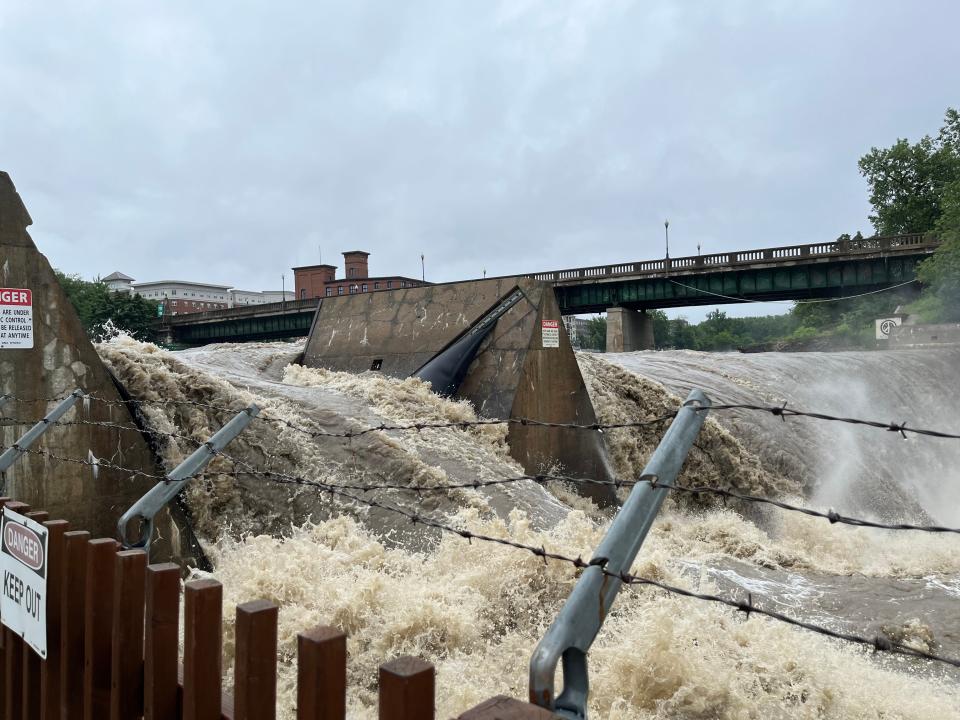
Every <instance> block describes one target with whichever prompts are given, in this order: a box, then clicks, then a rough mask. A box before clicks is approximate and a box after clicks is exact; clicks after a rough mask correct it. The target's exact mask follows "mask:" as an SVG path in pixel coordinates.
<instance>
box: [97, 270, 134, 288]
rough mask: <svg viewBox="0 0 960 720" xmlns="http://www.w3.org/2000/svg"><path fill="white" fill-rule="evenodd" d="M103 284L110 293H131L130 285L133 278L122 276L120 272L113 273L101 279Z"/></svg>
mask: <svg viewBox="0 0 960 720" xmlns="http://www.w3.org/2000/svg"><path fill="white" fill-rule="evenodd" d="M103 282H104V283H105V284H106V286H107V287H108V288H110V291H111V292H125V293H128V292H132V291H133V287H132V286H131V284H130V283H132V282H133V278H132V277H130V276H129V275H124V274H123V273H122V272H114V273H110V274H109V275H107V276H106V277H105V278H103Z"/></svg>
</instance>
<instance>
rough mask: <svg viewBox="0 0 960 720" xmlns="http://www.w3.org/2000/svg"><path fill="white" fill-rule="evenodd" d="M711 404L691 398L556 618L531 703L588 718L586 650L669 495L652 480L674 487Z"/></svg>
mask: <svg viewBox="0 0 960 720" xmlns="http://www.w3.org/2000/svg"><path fill="white" fill-rule="evenodd" d="M709 407H710V400H709V399H708V398H707V396H706V395H705V394H704V393H703V392H701V391H700V390H693V391H692V392H691V393H690V395H689V396H688V397H687V399H686V401H685V402H684V403H683V406H682V407H681V408H680V411H679V412H678V413H677V417H676V418H675V419H674V421H673V423H671V425H670V428H669V429H668V430H667V432H666V434H664V436H663V439H662V440H661V441H660V444H659V445H658V446H657V449H656V451H655V452H654V453H653V456H652V457H651V458H650V461H649V462H648V463H647V466H646V468H644V470H643V476H642V477H645V478H649V479H651V481H652V482H649V483H638V484H637V485H635V486H634V488H633V490H632V491H631V493H630V496H629V497H628V498H627V501H626V502H625V503H624V504H623V507H622V508H621V509H620V512H619V513H618V514H617V516H616V518H614V520H613V523H612V524H611V525H610V529H609V530H608V531H607V534H606V536H604V538H603V540H601V541H600V544H599V545H598V546H597V549H596V551H595V552H594V556H593V560H591V563H590V565H591V566H590V567H588V568H586V569H585V570H584V571H583V575H581V576H580V580H579V581H577V584H576V586H575V587H574V588H573V592H571V593H570V597H569V598H568V599H567V602H566V604H565V605H564V606H563V608H562V609H561V610H560V613H559V615H557V619H556V620H555V621H554V622H553V624H552V625H551V626H550V629H549V630H547V633H546V634H545V635H544V636H543V639H542V640H541V641H540V643H539V644H538V645H537V648H536V650H534V653H533V657H532V658H531V659H530V702H532V703H534V704H535V705H540V706H541V707H544V708H546V709H548V710H552V711H553V712H555V713H556V714H557V715H559V716H561V717H564V718H570V719H571V720H584V719H585V718H586V712H587V711H586V707H587V695H588V691H589V682H588V678H587V651H588V650H589V649H590V646H591V645H592V644H593V641H594V638H596V636H597V633H598V632H599V631H600V627H601V626H602V625H603V621H604V619H605V618H606V616H607V613H608V612H609V611H610V608H611V606H612V605H613V601H614V599H615V598H616V597H617V593H618V592H619V591H620V586H621V585H622V584H623V582H622V581H621V580H620V579H619V578H618V577H616V575H618V574H619V573H623V572H629V570H630V566H631V565H632V564H633V561H634V558H636V556H637V552H638V551H639V550H640V546H641V545H642V544H643V541H644V538H646V536H647V532H648V531H649V530H650V526H651V525H652V524H653V521H654V518H655V517H656V515H657V512H658V511H659V510H660V506H661V505H662V504H663V501H664V499H665V498H666V495H667V492H668V490H667V489H666V488H664V487H657V483H656V482H653V481H659V482H663V483H665V484H672V483H673V481H674V480H675V479H676V477H677V475H678V474H679V473H680V467H681V466H682V465H683V462H684V460H685V459H686V457H687V453H688V452H689V451H690V447H691V446H692V445H693V441H694V439H696V437H697V434H698V433H699V432H700V428H701V427H703V423H704V421H705V419H706V412H705V411H703V408H709ZM561 661H562V663H563V692H561V693H560V695H559V696H556V697H555V695H554V675H555V673H556V669H557V664H558V663H559V662H561Z"/></svg>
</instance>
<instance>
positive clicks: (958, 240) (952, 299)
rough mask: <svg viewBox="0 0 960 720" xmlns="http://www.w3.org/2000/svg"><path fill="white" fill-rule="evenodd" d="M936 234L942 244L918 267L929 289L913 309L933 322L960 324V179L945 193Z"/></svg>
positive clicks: (923, 281)
mask: <svg viewBox="0 0 960 720" xmlns="http://www.w3.org/2000/svg"><path fill="white" fill-rule="evenodd" d="M935 232H936V234H937V237H939V238H940V239H941V240H942V241H943V245H941V246H940V247H939V248H937V251H936V252H935V253H934V254H933V255H932V256H931V257H929V258H927V259H926V260H924V261H923V262H922V263H920V265H919V266H918V267H917V277H918V278H919V279H920V281H921V282H922V283H923V284H924V285H925V286H926V287H925V289H924V292H923V297H922V298H921V300H920V302H919V303H917V304H916V305H914V306H911V308H910V309H911V310H912V311H914V312H917V313H918V314H920V315H921V316H922V317H924V319H926V320H928V321H930V322H960V180H958V181H957V182H954V183H953V184H951V185H950V186H949V187H948V188H947V190H946V192H945V193H944V197H943V204H942V212H941V214H940V218H939V219H938V220H937V225H936V228H935Z"/></svg>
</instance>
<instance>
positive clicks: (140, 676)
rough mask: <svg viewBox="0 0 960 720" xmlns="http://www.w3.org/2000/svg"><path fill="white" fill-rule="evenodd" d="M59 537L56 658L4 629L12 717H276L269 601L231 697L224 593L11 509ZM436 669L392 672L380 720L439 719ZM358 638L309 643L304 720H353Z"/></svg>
mask: <svg viewBox="0 0 960 720" xmlns="http://www.w3.org/2000/svg"><path fill="white" fill-rule="evenodd" d="M3 506H6V507H8V508H10V509H11V510H13V511H15V512H18V513H21V514H28V516H29V517H31V518H32V519H34V520H36V521H37V522H41V523H43V524H44V525H45V527H46V528H47V530H48V545H47V553H48V556H47V658H46V659H45V660H44V659H41V658H40V656H39V655H37V654H36V653H35V652H34V651H33V649H32V648H30V647H29V646H28V645H25V644H24V641H23V639H22V638H21V637H19V636H18V635H16V634H15V633H13V632H12V631H10V630H9V629H7V628H6V627H3V628H2V631H0V661H2V672H0V715H2V717H0V720H108V719H109V720H139V719H140V718H143V720H275V719H276V715H277V619H278V612H279V609H278V608H277V606H276V605H275V604H273V603H271V602H268V601H265V600H255V601H253V602H248V603H244V604H242V605H239V606H237V608H236V610H235V612H236V652H235V660H234V673H233V676H234V687H233V693H225V692H223V691H222V688H221V685H222V676H223V672H222V671H223V667H222V619H223V618H222V614H223V587H222V586H221V584H220V583H219V582H217V581H216V580H210V579H204V580H192V581H189V582H187V583H185V584H184V585H183V587H182V596H183V613H184V615H183V617H184V648H183V658H182V661H181V658H180V657H179V647H178V633H179V619H180V603H181V573H180V568H179V567H178V566H177V565H174V564H171V563H163V564H154V565H148V564H147V556H146V554H145V553H144V552H143V551H142V550H121V549H120V546H119V544H118V543H117V542H116V541H114V540H113V539H110V538H97V539H91V537H90V533H88V532H85V531H82V530H70V529H69V524H68V523H67V522H66V521H64V520H48V516H47V513H45V512H42V511H36V512H30V507H29V506H28V505H26V504H24V503H20V502H16V501H14V500H10V499H9V498H0V507H3ZM435 676H436V671H435V669H434V667H433V665H431V664H430V663H428V662H426V661H424V660H421V659H419V658H414V657H401V658H396V659H394V660H391V661H390V662H387V663H384V664H383V665H382V666H381V667H380V718H381V720H433V718H434V717H435V710H434V708H435V706H436V703H435ZM346 695H347V637H346V635H345V634H344V633H343V632H341V631H339V630H337V629H336V628H332V627H326V626H320V627H316V628H313V629H311V630H306V631H304V632H302V633H300V634H299V635H298V636H297V707H296V716H297V720H345V718H346V712H347V708H346ZM551 717H555V716H554V715H553V714H552V713H549V712H547V711H546V710H543V709H541V708H537V707H535V706H533V705H528V704H527V703H523V702H520V701H518V700H513V699H510V698H506V697H497V698H492V699H491V700H489V701H487V702H486V703H483V704H481V705H479V706H477V707H476V708H473V709H472V710H469V711H467V712H466V713H464V714H463V715H461V716H460V718H461V720H535V719H536V720H545V719H546V718H551Z"/></svg>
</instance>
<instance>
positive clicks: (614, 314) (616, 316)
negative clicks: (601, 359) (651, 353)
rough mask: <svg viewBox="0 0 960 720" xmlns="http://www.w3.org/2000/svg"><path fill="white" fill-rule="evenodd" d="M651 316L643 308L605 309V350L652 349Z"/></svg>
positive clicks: (630, 350) (629, 350)
mask: <svg viewBox="0 0 960 720" xmlns="http://www.w3.org/2000/svg"><path fill="white" fill-rule="evenodd" d="M653 349H654V337H653V317H652V316H651V315H648V314H647V312H646V311H645V310H631V309H629V308H624V307H612V308H609V309H608V310H607V352H633V351H635V350H653Z"/></svg>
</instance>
